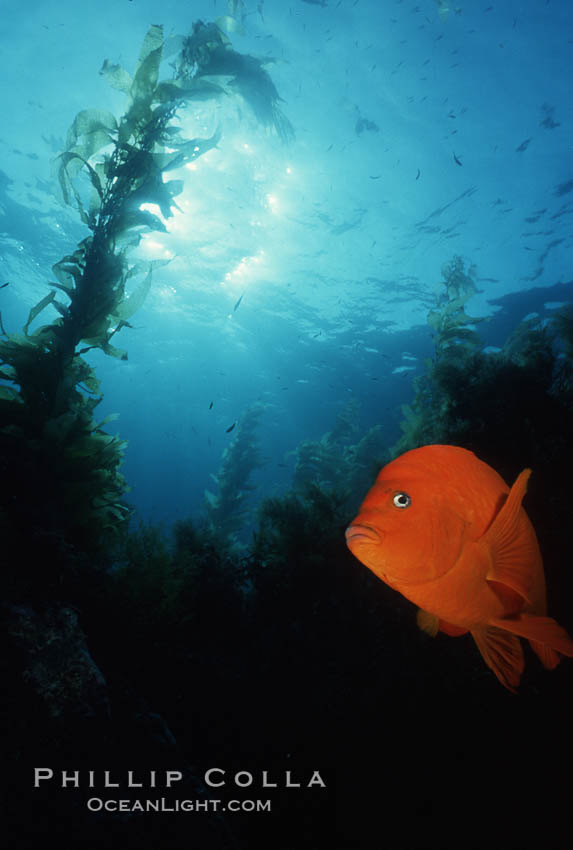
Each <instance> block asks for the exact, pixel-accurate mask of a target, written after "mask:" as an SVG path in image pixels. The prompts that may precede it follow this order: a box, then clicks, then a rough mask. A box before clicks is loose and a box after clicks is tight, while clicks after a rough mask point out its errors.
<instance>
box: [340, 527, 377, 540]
mask: <svg viewBox="0 0 573 850" xmlns="http://www.w3.org/2000/svg"><path fill="white" fill-rule="evenodd" d="M345 536H346V542H347V543H350V541H351V540H352V541H354V540H365V541H368V542H369V543H380V540H381V536H380V534H379V533H378V532H377V531H376V529H375V528H372V527H371V526H370V525H362V524H357V525H354V523H353V524H352V525H349V526H348V528H347V529H346V532H345Z"/></svg>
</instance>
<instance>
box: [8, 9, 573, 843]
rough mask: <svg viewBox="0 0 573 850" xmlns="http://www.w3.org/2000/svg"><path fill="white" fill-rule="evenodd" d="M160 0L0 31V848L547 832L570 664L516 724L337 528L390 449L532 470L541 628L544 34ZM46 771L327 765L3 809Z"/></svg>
mask: <svg viewBox="0 0 573 850" xmlns="http://www.w3.org/2000/svg"><path fill="white" fill-rule="evenodd" d="M40 5H41V4H40ZM217 6H218V7H219V8H217ZM214 8H215V10H216V14H219V13H221V14H220V17H218V18H217V19H216V21H215V22H213V23H212V22H210V16H212V15H213V9H214ZM188 11H189V10H188V9H187V8H186V9H185V11H184V12H183V11H182V8H181V4H177V3H171V2H169V0H165V2H164V3H162V4H161V6H160V7H158V5H157V4H155V3H154V2H147V3H137V2H133V3H131V2H129V0H126V2H125V3H120V2H114V3H111V2H106V0H104V2H103V3H102V2H100V3H98V4H93V8H91V7H90V4H82V7H81V9H80V8H76V6H73V5H69V4H68V3H65V2H63V0H60V2H57V3H54V4H50V6H46V7H45V8H36V7H35V6H34V5H32V6H31V7H30V8H27V9H26V14H25V16H23V13H22V12H21V11H18V9H17V8H16V5H15V6H14V9H13V12H12V15H13V18H14V24H15V26H14V30H13V31H14V32H17V33H20V35H21V37H20V38H15V39H14V40H13V44H12V43H11V41H9V40H7V38H6V36H4V44H3V46H4V48H5V55H6V62H5V68H4V73H5V74H6V76H7V80H9V82H10V85H9V86H7V87H6V90H7V91H9V92H10V95H11V98H12V105H13V107H14V108H13V115H12V116H11V119H12V123H11V124H8V123H7V125H6V127H5V128H3V137H2V139H1V140H0V144H1V145H2V146H3V147H2V149H3V153H4V157H3V163H4V165H3V167H4V168H5V169H6V172H7V173H6V174H3V173H2V174H0V178H1V179H0V199H1V203H2V207H1V210H0V214H1V215H2V219H1V220H2V236H1V240H2V241H1V245H2V249H3V253H2V257H1V260H2V274H3V277H2V280H1V281H0V296H1V298H2V305H1V306H2V317H1V319H0V332H1V337H0V358H1V364H0V452H1V465H2V466H1V472H2V481H1V486H2V491H1V492H2V498H1V506H0V530H1V532H2V545H3V561H4V563H3V568H4V573H3V578H4V584H3V588H2V589H3V596H4V599H5V604H4V605H3V607H2V616H3V626H4V628H5V633H6V636H7V640H6V646H7V647H8V649H9V653H8V657H7V660H6V663H5V666H4V668H3V670H4V671H5V681H6V683H7V687H6V688H5V689H4V690H5V696H4V699H5V705H4V707H3V715H2V716H3V717H4V718H6V719H7V720H8V724H7V725H9V726H10V737H9V739H8V735H6V736H5V738H6V741H5V743H6V759H5V764H6V765H7V770H6V772H7V774H10V780H11V781H10V785H11V789H12V790H11V791H10V795H9V806H8V809H9V827H10V828H11V830H12V833H11V838H13V845H14V846H19V842H20V843H21V845H22V846H30V843H31V842H36V843H37V842H38V841H39V840H41V836H42V835H43V834H44V833H45V832H46V831H49V832H51V833H52V834H54V835H57V837H58V838H59V840H60V842H61V844H62V846H68V845H69V844H70V842H72V843H73V844H74V846H79V844H81V845H82V846H84V845H85V846H87V844H86V842H88V841H89V840H90V839H92V838H93V840H94V842H95V844H96V846H97V843H98V842H100V844H101V841H102V840H104V839H105V840H106V841H109V840H112V841H113V842H114V844H115V843H117V846H128V845H133V844H135V845H137V846H141V847H148V846H149V847H157V846H161V847H163V848H169V847H173V848H180V847H181V846H188V844H189V841H190V840H191V839H193V841H194V842H195V843H196V844H197V846H202V847H205V848H209V850H211V848H213V850H219V848H226V847H249V850H250V848H253V847H255V846H265V847H268V846H273V847H276V848H279V850H281V849H282V848H284V850H287V848H289V850H290V848H291V847H294V846H296V847H309V848H314V850H316V848H317V847H322V846H329V847H337V848H340V850H343V848H344V850H345V848H347V847H353V848H354V847H364V848H368V850H370V848H371V847H373V846H379V843H380V842H379V838H380V836H381V835H382V836H383V837H384V838H387V840H388V842H389V844H390V845H391V846H395V847H413V846H425V847H426V846H430V847H431V846H439V847H444V846H452V847H459V844H460V835H461V834H465V833H463V830H467V828H468V824H471V825H472V827H471V828H472V836H473V837H474V838H475V842H476V844H477V845H478V846H484V847H485V846H490V845H491V840H492V838H491V837H492V835H495V836H496V840H502V839H503V840H504V841H505V843H506V844H507V845H508V846H520V847H527V846H539V845H540V844H546V829H547V827H546V824H547V822H548V818H553V820H552V821H551V822H552V824H553V828H554V830H555V831H556V832H558V827H559V826H562V821H563V823H564V821H565V817H566V814H563V813H566V812H567V811H568V799H567V798H566V791H565V790H564V789H563V788H562V787H561V786H560V785H559V783H551V782H546V781H545V777H547V776H554V775H557V774H558V773H559V772H560V771H561V770H562V768H563V766H564V764H566V763H567V760H568V759H569V760H570V758H571V755H573V753H572V752H571V746H570V743H571V737H570V733H569V731H568V730H569V725H568V724H569V722H570V721H569V719H568V717H567V711H568V685H569V684H570V681H571V679H570V675H571V674H570V672H569V671H568V669H567V667H566V663H563V664H562V665H560V668H558V670H556V671H555V672H554V673H552V674H550V675H549V674H547V675H546V676H544V675H543V674H542V673H541V672H540V670H539V669H537V668H536V667H535V665H528V668H527V671H526V674H525V676H524V679H523V684H522V687H521V691H522V694H521V696H520V697H519V700H520V702H519V706H517V707H516V706H515V703H511V705H510V704H509V703H508V702H507V697H506V695H505V694H503V695H500V694H499V693H498V691H497V689H496V685H497V683H495V681H494V680H493V677H492V676H491V674H490V673H489V672H488V671H486V670H484V669H483V668H482V665H481V662H480V659H479V658H478V657H477V653H476V652H475V651H473V649H472V648H471V647H469V646H468V645H467V642H465V639H463V638H459V639H455V640H453V639H443V640H442V639H441V638H436V640H435V642H432V641H430V639H428V638H427V637H426V636H425V635H423V634H419V633H418V632H417V631H416V629H415V627H414V622H415V615H414V612H413V610H412V608H411V606H410V605H409V604H408V603H407V602H406V601H404V600H402V599H399V600H396V599H395V598H391V597H390V596H389V595H388V594H386V593H385V589H384V588H383V587H382V586H379V584H380V583H378V584H377V583H376V580H375V579H374V578H373V577H371V576H370V575H367V574H366V571H365V570H363V569H361V568H360V565H358V564H357V563H356V562H355V561H353V559H352V558H351V556H350V555H349V554H348V553H347V551H346V549H345V546H344V528H345V526H346V525H347V523H348V522H349V520H350V519H351V517H352V516H353V515H354V514H355V512H356V509H357V506H358V504H359V502H360V501H361V499H362V498H363V496H364V494H365V493H366V491H367V489H368V488H369V486H370V485H371V483H372V481H373V479H374V476H375V474H376V472H377V471H378V469H379V468H380V467H381V466H382V465H383V464H384V463H386V462H387V461H389V460H390V459H391V458H393V457H395V456H396V455H398V454H400V453H401V452H403V451H406V450H407V449H409V448H413V447H416V446H419V445H424V444H427V443H431V442H447V443H452V444H454V445H462V446H464V447H466V448H470V449H472V450H473V451H475V452H476V453H477V454H478V455H479V456H480V457H482V458H483V459H484V460H486V461H487V462H488V463H491V464H492V466H494V467H495V469H497V470H498V471H499V472H500V473H501V474H502V475H503V476H504V478H506V480H508V481H509V480H514V478H515V476H516V474H517V472H519V470H520V469H522V468H523V467H524V466H530V467H531V468H532V469H533V474H532V479H531V485H530V492H529V493H528V494H527V497H526V509H527V511H528V513H529V514H530V516H531V518H532V520H533V523H534V525H535V528H536V531H537V533H538V536H539V539H540V543H541V547H542V550H543V557H544V561H545V568H546V573H547V579H548V589H549V603H550V611H551V613H552V615H554V616H555V617H556V618H557V619H558V620H559V621H560V622H562V623H563V624H564V625H565V626H566V627H567V628H568V629H569V631H571V624H572V620H571V616H572V615H571V604H570V600H571V592H572V590H573V587H572V585H571V574H570V571H568V570H567V564H568V563H569V561H570V544H569V535H568V533H567V529H568V527H569V524H570V506H571V497H570V484H569V482H570V481H571V477H572V473H573V455H572V452H571V449H570V435H571V430H572V426H573V371H572V370H573V330H572V328H573V322H572V319H571V306H570V302H571V295H572V284H571V282H570V279H571V274H570V260H569V257H570V247H571V235H570V233H569V230H568V222H569V221H570V215H571V206H570V202H569V201H568V197H569V195H570V192H571V187H572V185H573V183H572V181H571V175H570V171H569V162H568V159H567V146H566V141H565V140H566V138H568V136H567V132H568V129H569V125H570V123H571V114H570V112H571V111H570V105H569V102H568V100H567V95H568V89H567V81H568V79H569V78H570V65H571V55H570V50H569V47H568V46H567V44H566V43H565V39H564V33H566V32H567V31H568V27H569V26H570V10H567V9H566V8H565V7H564V6H561V5H559V6H558V5H557V4H556V3H555V2H551V3H547V4H545V5H543V6H540V5H539V4H526V6H524V5H523V4H521V3H519V4H518V3H513V2H509V3H507V4H503V6H501V5H499V6H493V5H492V6H489V7H486V6H485V4H484V8H480V9H477V8H475V7H472V8H468V6H466V5H465V4H460V5H459V6H453V5H450V4H448V3H445V2H441V0H440V2H429V0H428V2H427V3H423V4H422V3H421V4H419V5H416V6H413V7H412V8H409V7H407V4H405V3H401V2H395V3H394V2H392V3H390V2H387V3H386V2H385V3H373V2H366V0H361V2H358V3H355V2H349V3H346V2H339V3H335V2H311V0H293V2H292V3H290V4H283V3H280V4H278V3H271V2H269V0H266V2H261V3H253V4H252V6H247V5H246V4H245V3H243V2H241V0H229V2H228V3H226V4H224V3H222V2H221V0H218V3H217V2H215V3H213V4H211V3H209V4H201V3H196V4H193V8H192V9H191V11H192V14H193V16H194V17H195V16H199V15H200V16H202V17H201V18H197V19H196V21H195V23H194V24H193V25H192V27H191V29H189V22H188V21H187V20H185V21H182V15H183V14H187V13H188ZM160 19H163V20H164V21H165V24H164V26H163V27H162V26H160V25H159V24H153V25H151V26H150V24H149V22H150V21H154V20H155V21H156V20H160ZM114 24H115V25H114ZM60 25H61V26H60ZM170 25H171V28H170ZM60 29H61V30H62V33H63V34H62V33H60ZM182 29H184V30H185V31H186V32H187V34H186V35H185V36H172V35H171V34H170V33H171V32H173V31H180V30H182ZM88 32H89V33H90V38H89V39H87V38H86V34H87V33H88ZM135 32H137V34H138V35H137V38H136V37H135V35H134V33H135ZM540 33H542V34H543V36H544V37H543V38H540V37H539V34H540ZM92 34H93V37H91V36H92ZM231 37H232V39H233V43H231V41H230V38H231ZM141 38H143V44H142V45H140V42H141ZM241 40H242V41H241ZM238 44H243V45H245V50H241V51H239V49H238V48H237V45H238ZM90 45H93V46H90ZM106 55H107V56H110V57H111V58H109V59H106V60H105V61H104V62H103V65H102V64H101V63H102V58H103V56H106ZM123 56H128V59H127V60H125V61H124V59H123V58H120V57H123ZM11 60H12V61H11ZM41 60H44V61H43V62H42V61H41ZM36 67H37V68H39V67H42V71H43V73H42V74H41V75H39V74H37V73H35V74H34V76H33V82H32V81H31V75H32V73H33V69H34V68H36ZM98 67H99V68H100V74H99V76H98V75H97V68H98ZM128 68H133V72H130V71H129V70H128ZM533 68H536V69H541V70H537V71H536V74H535V76H532V69H533ZM90 75H91V76H90ZM91 77H93V78H94V79H95V80H96V82H95V84H94V83H93V82H91V81H90V79H91ZM476 80H479V83H480V85H477V84H476ZM500 80H503V82H504V85H503V86H500V84H499V81H500ZM98 83H101V84H102V85H101V88H97V84H98ZM104 85H105V86H108V89H107V90H106V89H105V88H104ZM90 87H91V88H92V91H91V93H90V96H89V97H88V91H89V90H90ZM110 87H111V88H110ZM279 91H280V93H281V94H279ZM54 92H55V93H54ZM91 94H93V97H92V96H91ZM281 95H282V97H281ZM283 98H284V101H283ZM126 101H127V103H126ZM87 102H92V103H95V104H98V106H97V107H96V108H91V109H90V108H87ZM68 112H69V114H68ZM74 113H76V117H75V118H74V117H73V115H74ZM287 115H288V118H287ZM24 121H27V122H28V123H27V124H25V123H24ZM70 122H71V126H70V129H69V131H68V134H67V137H65V138H64V137H62V135H61V134H62V132H63V130H64V128H65V127H66V126H68V125H70ZM291 122H292V123H291ZM30 127H32V128H33V129H32V130H30ZM38 128H39V129H38ZM295 130H296V136H295ZM36 151H38V152H36ZM55 154H57V156H56V158H55V166H54V171H53V174H52V176H50V174H49V171H48V169H47V167H46V166H47V161H48V158H49V157H50V158H51V159H53V158H54V155H55ZM48 155H49V156H48ZM56 193H57V194H58V195H59V198H60V201H61V202H63V204H64V205H63V206H58V205H57V203H56V201H55V195H56ZM50 269H51V273H50ZM493 304H495V308H494V307H493V306H492V305H493ZM39 321H42V322H45V324H42V325H39V324H38V322H39ZM18 328H22V330H21V332H18V331H17V329H18ZM119 333H121V334H122V336H121V337H119V336H118V334H119ZM124 338H127V341H126V342H125V343H124V342H123V339H124ZM120 339H121V340H122V342H121V343H120V342H119V340H120ZM128 355H129V356H128ZM412 379H413V380H412ZM118 412H119V414H120V415H119V417H118V416H117V413H118ZM112 421H116V422H117V426H116V427H117V429H118V433H117V434H114V433H111V432H110V428H109V425H110V423H111V422H112ZM141 519H143V520H145V522H143V523H141V522H140V520H141ZM500 690H501V689H500ZM524 742H525V744H524ZM500 753H501V754H502V755H501V757H500ZM51 761H52V763H53V764H54V765H55V764H56V763H57V764H60V765H62V766H64V767H66V769H70V770H72V769H80V768H81V769H85V770H86V771H87V770H92V769H93V770H95V769H100V770H102V771H103V770H105V769H109V768H119V769H124V768H125V769H132V768H133V767H142V768H144V769H146V770H148V771H149V770H154V769H156V768H159V767H162V766H164V765H167V766H170V767H174V766H180V767H181V771H182V775H183V777H184V780H183V787H184V789H185V794H187V795H191V796H197V797H198V798H200V799H204V798H205V795H206V791H207V789H206V787H205V784H204V781H203V780H202V778H201V767H202V766H211V765H213V764H221V765H225V766H226V767H228V770H229V773H231V772H232V771H233V770H242V769H245V767H248V768H250V769H253V770H254V769H255V767H256V768H261V769H268V768H269V767H270V768H275V769H276V770H278V771H279V772H280V773H281V775H284V773H285V770H287V769H289V770H290V769H292V770H296V769H298V770H300V771H301V772H303V773H304V771H307V770H309V769H311V768H312V767H313V765H314V767H316V766H317V765H318V766H319V767H323V766H324V773H325V777H327V785H328V793H327V794H325V795H322V796H317V795H311V794H310V793H309V794H308V795H306V794H305V795H304V796H300V797H296V793H297V792H292V789H291V790H287V791H283V792H281V791H277V792H276V796H275V797H273V803H274V808H273V812H272V815H271V816H269V818H266V816H265V817H263V818H261V817H250V816H249V815H246V814H243V815H237V816H236V817H234V818H232V817H231V816H230V815H228V814H226V815H224V816H220V815H218V814H216V815H215V814H212V813H208V814H207V813H206V814H205V817H204V819H203V820H202V821H199V820H197V819H195V820H193V821H190V820H189V819H187V820H186V819H183V820H181V819H177V818H175V819H171V818H168V817H167V815H166V816H165V818H164V819H163V820H162V816H156V818H153V817H152V818H151V819H147V818H145V819H144V818H141V817H140V816H139V815H137V814H134V813H129V814H126V815H125V816H123V815H122V816H118V815H115V814H110V815H109V817H107V816H101V817H97V818H96V817H94V816H93V814H92V813H90V812H88V811H87V810H86V809H85V807H84V805H83V804H84V802H85V800H84V799H83V798H82V797H81V795H80V796H74V798H73V799H74V802H73V803H72V804H70V795H67V796H66V795H62V794H61V793H59V791H60V790H61V789H55V790H54V789H51V790H46V792H45V793H44V794H38V795H37V796H36V797H35V798H33V797H31V796H30V795H28V789H29V773H30V770H31V769H32V766H33V765H35V764H36V765H37V764H38V763H45V764H48V763H50V762H51ZM500 762H501V763H503V765H504V771H500V770H498V769H497V768H496V769H495V770H493V771H492V769H491V766H492V765H499V764H500ZM559 764H561V768H559ZM532 765H535V768H532ZM502 773H503V776H502ZM428 776H431V777H432V780H433V781H431V782H429V781H428ZM461 780H463V781H461ZM486 786H487V787H488V789H489V790H488V794H489V799H500V800H503V801H504V806H501V807H500V806H492V807H491V809H488V810H484V805H483V788H484V787H486ZM23 789H24V790H23ZM66 790H67V791H68V790H71V789H66ZM147 790H149V789H147ZM233 791H234V792H236V789H233ZM81 793H83V792H81ZM269 793H270V792H269ZM273 793H275V792H273ZM72 794H74V791H73V790H72ZM78 801H79V802H78ZM381 801H382V803H381ZM524 804H528V817H527V818H525V819H524V820H523V822H521V821H519V819H517V821H516V818H515V817H514V812H515V811H521V810H522V808H523V806H524ZM30 812H32V813H33V815H34V816H33V817H30ZM460 830H462V832H460ZM373 837H374V838H373ZM373 840H374V843H373Z"/></svg>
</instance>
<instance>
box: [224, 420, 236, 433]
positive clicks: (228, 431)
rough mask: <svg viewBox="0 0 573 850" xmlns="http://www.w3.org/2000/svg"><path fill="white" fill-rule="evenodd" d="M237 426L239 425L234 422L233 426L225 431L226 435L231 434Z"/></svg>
mask: <svg viewBox="0 0 573 850" xmlns="http://www.w3.org/2000/svg"><path fill="white" fill-rule="evenodd" d="M236 424H237V423H236V422H233V424H232V425H231V426H230V427H229V428H227V430H226V431H225V434H230V432H231V431H232V430H233V428H234V427H235V425H236Z"/></svg>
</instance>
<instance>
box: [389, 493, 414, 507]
mask: <svg viewBox="0 0 573 850" xmlns="http://www.w3.org/2000/svg"><path fill="white" fill-rule="evenodd" d="M392 502H393V503H394V507H396V508H409V507H410V505H411V504H412V499H411V498H410V496H409V495H408V493H401V492H398V493H394V496H393V497H392Z"/></svg>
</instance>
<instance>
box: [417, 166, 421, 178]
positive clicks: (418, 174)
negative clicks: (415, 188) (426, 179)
mask: <svg viewBox="0 0 573 850" xmlns="http://www.w3.org/2000/svg"><path fill="white" fill-rule="evenodd" d="M420 174H421V171H420V169H419V168H418V173H417V174H416V180H419V179H420Z"/></svg>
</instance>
